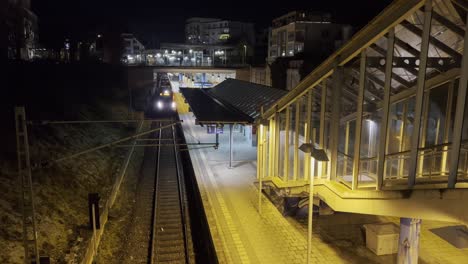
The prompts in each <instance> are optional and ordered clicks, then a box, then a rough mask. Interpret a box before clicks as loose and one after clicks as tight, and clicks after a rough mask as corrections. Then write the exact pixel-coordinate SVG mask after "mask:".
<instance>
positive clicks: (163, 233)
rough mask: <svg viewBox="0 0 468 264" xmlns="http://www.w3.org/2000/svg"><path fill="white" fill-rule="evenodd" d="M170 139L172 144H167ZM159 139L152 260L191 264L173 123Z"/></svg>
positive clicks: (161, 132)
mask: <svg viewBox="0 0 468 264" xmlns="http://www.w3.org/2000/svg"><path fill="white" fill-rule="evenodd" d="M167 139H171V140H167ZM168 141H170V142H171V143H172V144H173V145H172V146H171V145H170V144H169V145H166V143H165V142H168ZM159 142H161V143H160V144H159V146H158V147H157V149H158V150H157V151H158V154H157V157H158V158H157V168H156V185H155V190H156V191H155V199H154V201H155V202H154V209H153V210H154V216H153V217H154V218H153V228H152V230H153V233H152V239H151V244H152V251H151V256H150V263H189V258H190V252H189V242H188V239H187V238H188V229H187V221H186V220H187V218H186V209H185V194H184V188H183V182H182V181H183V175H182V173H181V169H180V167H181V164H180V161H179V155H178V149H177V139H176V133H175V129H174V126H172V127H171V128H170V129H165V130H162V131H160V133H159ZM162 142H164V143H162Z"/></svg>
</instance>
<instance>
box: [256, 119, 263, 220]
mask: <svg viewBox="0 0 468 264" xmlns="http://www.w3.org/2000/svg"><path fill="white" fill-rule="evenodd" d="M263 129H264V128H263V125H260V131H259V142H258V143H259V144H258V157H257V160H258V164H257V167H258V169H257V171H258V172H259V173H258V213H259V214H262V188H263V186H262V184H263V169H264V168H263Z"/></svg>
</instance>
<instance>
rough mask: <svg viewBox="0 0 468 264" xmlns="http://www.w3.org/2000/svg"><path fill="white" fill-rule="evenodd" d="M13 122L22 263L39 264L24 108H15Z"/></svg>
mask: <svg viewBox="0 0 468 264" xmlns="http://www.w3.org/2000/svg"><path fill="white" fill-rule="evenodd" d="M15 121H16V152H17V155H18V178H19V183H20V187H21V197H20V206H21V209H22V214H23V247H24V263H25V264H30V263H31V262H33V261H35V262H36V263H39V251H38V247H37V231H36V217H35V210H34V193H33V189H32V175H31V160H30V157H29V141H28V129H27V124H26V112H25V110H24V107H16V108H15Z"/></svg>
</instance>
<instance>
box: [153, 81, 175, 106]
mask: <svg viewBox="0 0 468 264" xmlns="http://www.w3.org/2000/svg"><path fill="white" fill-rule="evenodd" d="M154 110H155V111H156V112H158V113H173V112H175V111H176V103H175V101H174V93H173V91H172V87H171V83H170V82H169V79H168V78H167V76H163V77H162V78H161V81H160V82H159V86H158V87H157V90H156V94H155V96H154Z"/></svg>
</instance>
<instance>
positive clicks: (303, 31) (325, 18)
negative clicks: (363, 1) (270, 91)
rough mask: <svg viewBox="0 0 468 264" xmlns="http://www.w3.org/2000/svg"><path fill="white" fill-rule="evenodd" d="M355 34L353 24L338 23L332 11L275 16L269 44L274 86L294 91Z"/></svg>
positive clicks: (268, 68) (268, 72) (270, 74)
mask: <svg viewBox="0 0 468 264" xmlns="http://www.w3.org/2000/svg"><path fill="white" fill-rule="evenodd" d="M351 33H352V28H351V26H349V25H343V24H337V23H334V22H333V20H332V17H331V15H330V14H328V13H317V12H312V11H292V12H289V13H287V14H285V15H283V16H281V17H278V18H275V19H274V20H273V21H272V26H271V34H270V39H269V43H268V58H267V70H266V76H267V77H266V78H267V79H270V78H271V85H273V86H275V87H277V88H281V89H286V90H291V89H292V88H294V87H295V86H296V85H297V84H298V83H299V82H300V81H301V80H302V78H303V77H304V75H305V74H307V73H308V72H309V71H310V70H312V69H313V68H314V67H315V66H317V65H319V64H320V62H322V61H323V60H324V59H325V58H326V57H327V56H328V55H330V54H331V53H332V52H333V51H335V50H336V49H338V48H339V47H340V46H341V45H342V44H343V42H344V41H346V40H348V39H349V38H350V37H351ZM265 85H267V84H266V83H265Z"/></svg>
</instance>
